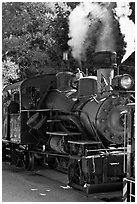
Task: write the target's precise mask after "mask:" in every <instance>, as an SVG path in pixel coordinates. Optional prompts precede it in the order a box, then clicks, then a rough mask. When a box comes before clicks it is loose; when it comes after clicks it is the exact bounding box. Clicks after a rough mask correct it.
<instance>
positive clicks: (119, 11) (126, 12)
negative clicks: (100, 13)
mask: <svg viewBox="0 0 137 204" xmlns="http://www.w3.org/2000/svg"><path fill="white" fill-rule="evenodd" d="M115 11H116V15H117V18H118V20H119V23H120V28H121V33H122V34H123V35H124V36H125V37H124V40H125V42H126V43H127V46H126V53H125V55H124V57H123V59H122V62H123V61H125V60H126V59H127V58H128V57H129V56H130V55H131V54H132V52H134V50H135V24H134V23H133V21H132V20H130V19H129V16H130V15H131V12H132V11H131V9H130V7H129V3H128V2H117V8H116V9H115Z"/></svg>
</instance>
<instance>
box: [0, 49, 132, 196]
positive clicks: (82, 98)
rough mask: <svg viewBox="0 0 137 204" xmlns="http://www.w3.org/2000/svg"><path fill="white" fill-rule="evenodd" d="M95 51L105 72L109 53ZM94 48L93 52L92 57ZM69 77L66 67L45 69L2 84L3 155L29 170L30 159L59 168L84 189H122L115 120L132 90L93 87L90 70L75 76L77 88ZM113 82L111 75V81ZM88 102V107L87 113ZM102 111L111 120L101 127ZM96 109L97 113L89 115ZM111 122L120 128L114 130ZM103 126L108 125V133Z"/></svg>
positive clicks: (123, 157)
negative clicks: (58, 70) (51, 71)
mask: <svg viewBox="0 0 137 204" xmlns="http://www.w3.org/2000/svg"><path fill="white" fill-rule="evenodd" d="M98 54H99V56H100V55H101V58H100V61H99V62H98V61H97V69H98V70H99V67H98V66H101V74H102V69H104V66H103V67H102V65H103V64H104V65H105V67H106V66H108V67H106V68H105V69H106V70H107V72H106V73H107V74H106V76H105V77H107V75H108V74H109V69H110V71H112V70H113V68H114V67H115V66H116V62H115V60H114V53H111V52H100V53H98ZM98 54H97V55H95V57H97V58H98ZM111 56H112V58H111ZM106 57H108V59H107V60H104V59H106ZM110 59H111V60H110ZM102 60H103V61H102ZM104 61H105V63H104ZM98 72H100V71H98ZM100 76H101V75H100ZM72 79H73V74H72V73H70V72H62V73H58V74H57V75H56V74H45V75H40V76H35V77H32V78H30V79H27V80H24V81H22V82H18V83H16V84H13V85H9V86H7V87H5V89H4V90H3V140H2V141H3V144H2V145H3V160H7V159H8V158H10V162H11V164H15V165H23V166H25V168H26V169H27V170H34V167H35V164H36V163H38V164H40V165H43V164H48V166H49V167H51V168H58V167H59V168H63V169H64V170H65V171H67V173H68V181H69V185H70V186H72V187H74V188H78V189H82V190H84V191H85V192H86V193H87V194H88V193H91V192H92V193H94V192H96V191H98V192H99V191H101V192H102V191H113V190H122V182H123V178H124V177H125V175H126V169H125V168H124V162H125V161H126V159H127V158H126V151H125V149H126V147H125V146H123V143H122V141H123V140H122V137H121V135H120V134H121V132H123V127H122V128H121V124H119V123H117V121H119V118H120V120H121V118H122V117H123V116H122V117H121V112H122V111H123V110H124V108H125V105H126V103H127V101H128V102H129V101H130V97H131V92H132V91H130V90H128V91H124V90H117V89H116V90H113V91H112V90H111V86H110V84H109V90H107V91H105V92H103V93H101V92H98V91H100V88H99V87H98V82H97V79H96V77H94V76H87V77H83V78H81V79H80V80H79V81H78V86H77V88H74V87H73V88H72V87H71V85H70V83H71V82H72ZM120 79H121V78H120ZM118 83H119V82H118V79H117V78H116V81H115V80H114V85H115V87H116V86H118ZM99 84H101V78H100V82H99ZM85 86H86V90H85ZM113 100H114V101H113ZM108 102H109V103H108ZM45 104H46V106H45ZM91 104H92V106H91ZM109 104H110V105H109ZM121 104H122V105H121ZM114 106H117V109H115V108H113V107H114ZM85 107H86V108H85ZM89 107H92V112H91V114H90V115H88V112H90V109H89ZM94 107H95V110H93V109H94ZM100 107H101V108H100ZM102 107H103V108H102ZM84 108H85V109H84ZM72 110H73V111H72ZM85 110H87V112H86V111H85ZM111 110H112V111H111ZM115 111H117V112H118V113H117V114H116V115H115ZM106 112H107V115H109V117H108V116H107V117H108V118H110V120H111V123H110V122H109V125H108V127H107V131H106V129H104V126H105V122H104V120H106V118H104V116H105V117H106ZM109 112H110V113H111V114H108V113H109ZM97 114H98V115H97ZM96 115H97V116H99V117H96V118H95V116H96ZM94 118H95V119H94ZM115 118H116V119H115ZM117 118H118V119H117ZM113 119H115V120H116V123H115V124H113ZM92 120H95V122H96V123H94V122H93V121H92ZM111 125H113V126H111ZM117 125H118V128H119V129H118V131H119V132H120V131H121V132H120V134H118V131H117V130H115V128H116V126H117ZM109 126H111V127H112V128H113V129H114V130H113V134H112V132H111V128H109ZM98 127H101V131H102V132H103V134H106V135H105V137H102V135H101V133H100V132H99V131H98ZM108 128H109V131H110V132H109V133H108ZM114 137H115V138H116V139H115V138H114ZM106 140H108V141H107V142H106ZM112 141H113V144H111V142H112ZM114 142H116V143H117V144H114Z"/></svg>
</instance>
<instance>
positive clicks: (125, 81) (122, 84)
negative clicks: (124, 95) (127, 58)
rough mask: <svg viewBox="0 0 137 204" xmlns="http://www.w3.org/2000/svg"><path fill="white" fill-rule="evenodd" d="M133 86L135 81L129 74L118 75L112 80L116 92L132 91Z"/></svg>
mask: <svg viewBox="0 0 137 204" xmlns="http://www.w3.org/2000/svg"><path fill="white" fill-rule="evenodd" d="M133 85H134V80H133V78H132V76H130V75H129V74H124V75H117V76H116V77H114V78H113V79H112V87H113V88H114V89H115V90H130V89H131V88H133Z"/></svg>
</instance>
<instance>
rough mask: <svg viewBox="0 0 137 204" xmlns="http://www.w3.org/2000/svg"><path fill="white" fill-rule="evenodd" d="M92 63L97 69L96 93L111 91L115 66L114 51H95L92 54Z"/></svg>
mask: <svg viewBox="0 0 137 204" xmlns="http://www.w3.org/2000/svg"><path fill="white" fill-rule="evenodd" d="M93 64H94V68H96V69H97V81H98V93H99V94H100V93H102V92H103V91H111V84H112V79H113V77H114V69H115V68H117V63H116V53H115V52H111V51H101V52H96V53H95V54H94V55H93Z"/></svg>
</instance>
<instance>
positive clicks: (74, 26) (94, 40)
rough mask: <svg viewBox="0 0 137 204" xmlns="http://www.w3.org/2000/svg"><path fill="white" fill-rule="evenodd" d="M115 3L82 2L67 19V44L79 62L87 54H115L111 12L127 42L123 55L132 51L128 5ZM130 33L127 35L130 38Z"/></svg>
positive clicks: (132, 36) (131, 27)
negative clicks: (87, 52)
mask: <svg viewBox="0 0 137 204" xmlns="http://www.w3.org/2000/svg"><path fill="white" fill-rule="evenodd" d="M115 6H116V4H115V3H114V2H105V3H103V2H102V3H98V2H83V3H80V4H79V5H78V6H77V7H76V8H75V9H74V10H73V11H72V12H71V14H70V16H69V37H70V40H69V41H68V45H69V46H70V47H71V48H72V55H73V57H74V58H75V59H77V60H78V61H79V62H80V61H81V60H86V51H87V49H90V51H91V53H92V52H96V51H116V39H115V36H114V33H115V32H114V26H113V22H114V13H113V12H115V15H116V18H117V20H119V23H120V27H121V32H122V34H124V35H125V38H124V39H125V41H126V43H127V48H126V55H125V56H124V59H125V58H126V57H128V56H129V55H130V54H131V53H132V52H133V51H134V48H133V47H134V32H135V26H134V23H133V22H132V21H131V20H129V18H128V16H129V15H130V14H131V11H130V9H129V5H128V3H126V2H125V3H123V4H121V3H117V8H115ZM129 34H130V35H129Z"/></svg>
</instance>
